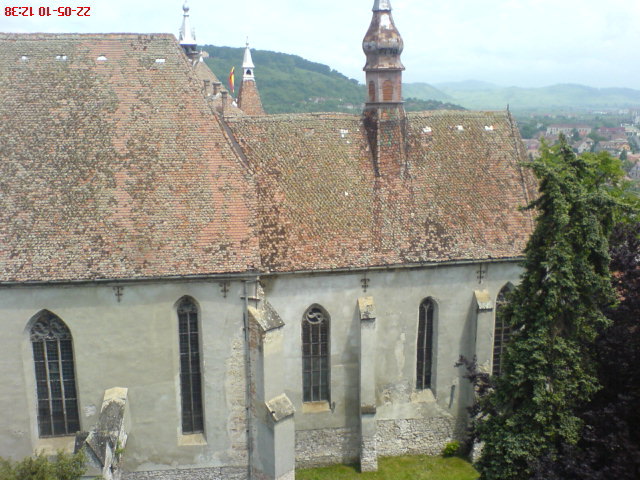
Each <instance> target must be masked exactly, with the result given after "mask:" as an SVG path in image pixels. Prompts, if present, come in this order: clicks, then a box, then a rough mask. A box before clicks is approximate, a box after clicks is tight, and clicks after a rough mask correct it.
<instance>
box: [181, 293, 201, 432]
mask: <svg viewBox="0 0 640 480" xmlns="http://www.w3.org/2000/svg"><path fill="white" fill-rule="evenodd" d="M198 332H199V324H198V307H197V305H196V303H195V301H194V300H193V299H192V298H189V297H185V298H183V299H182V300H180V302H179V304H178V334H179V337H180V394H181V397H182V433H183V434H192V433H202V432H204V415H203V411H202V378H201V369H200V334H199V333H198Z"/></svg>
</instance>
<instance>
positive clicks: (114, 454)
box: [75, 387, 128, 480]
mask: <svg viewBox="0 0 640 480" xmlns="http://www.w3.org/2000/svg"><path fill="white" fill-rule="evenodd" d="M127 395H128V389H126V388H119V387H115V388H111V389H109V390H107V391H106V392H105V393H104V400H103V402H102V409H101V411H100V416H99V417H98V423H97V424H96V425H95V426H94V427H93V428H92V429H91V431H90V432H89V433H88V434H87V433H86V432H80V433H78V434H77V435H76V444H75V448H76V451H77V450H80V449H82V450H84V452H85V455H86V465H87V471H88V473H89V474H91V475H95V474H97V475H100V476H101V477H102V478H104V479H106V480H117V479H119V478H120V470H119V463H120V456H121V454H122V451H123V449H124V447H125V445H126V443H127V436H128V432H127V429H126V427H125V426H126V420H127V419H126V418H125V415H126V412H127V408H126V407H127Z"/></svg>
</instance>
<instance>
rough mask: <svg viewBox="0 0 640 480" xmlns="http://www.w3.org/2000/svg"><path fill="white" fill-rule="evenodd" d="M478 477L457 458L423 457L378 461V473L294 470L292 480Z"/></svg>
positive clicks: (465, 479)
mask: <svg viewBox="0 0 640 480" xmlns="http://www.w3.org/2000/svg"><path fill="white" fill-rule="evenodd" d="M478 476H479V475H478V472H476V471H475V469H474V468H473V467H472V466H471V464H469V463H468V462H466V461H465V460H462V459H461V458H457V457H451V458H442V457H427V456H424V455H420V456H412V457H393V458H381V459H379V460H378V471H377V472H373V473H360V472H359V471H358V468H357V467H356V466H353V465H351V466H349V465H335V466H333V467H323V468H311V469H308V470H297V471H296V480H476V479H477V478H478Z"/></svg>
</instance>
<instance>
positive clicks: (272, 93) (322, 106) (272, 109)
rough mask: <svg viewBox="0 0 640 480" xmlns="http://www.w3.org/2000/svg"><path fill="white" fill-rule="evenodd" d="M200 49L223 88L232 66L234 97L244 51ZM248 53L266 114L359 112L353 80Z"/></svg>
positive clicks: (281, 56) (426, 106)
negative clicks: (250, 56) (253, 66)
mask: <svg viewBox="0 0 640 480" xmlns="http://www.w3.org/2000/svg"><path fill="white" fill-rule="evenodd" d="M203 50H205V51H206V52H207V53H208V54H209V58H207V59H206V60H205V61H206V62H207V65H209V67H210V68H211V70H213V72H214V73H215V74H216V75H217V76H218V78H219V79H220V81H221V82H222V83H223V84H224V85H225V86H227V87H228V78H229V72H230V71H231V67H233V66H235V72H236V94H237V92H238V88H239V86H240V83H241V82H242V59H243V56H244V48H231V47H216V46H213V45H205V46H204V47H203ZM251 54H252V56H253V63H254V64H255V65H256V70H255V75H256V82H257V84H258V90H259V91H260V96H261V98H262V103H263V106H264V109H265V110H266V111H267V113H302V112H350V113H360V112H361V110H362V106H363V103H364V99H365V95H366V91H365V87H364V85H361V84H359V83H358V81H357V80H354V79H350V78H347V77H346V76H344V75H343V74H341V73H340V72H337V71H335V70H332V69H331V68H330V67H328V66H327V65H322V64H320V63H314V62H310V61H308V60H305V59H304V58H302V57H298V56H296V55H289V54H286V53H278V52H270V51H266V50H252V52H251ZM363 75H364V74H363ZM405 108H406V109H407V110H410V111H419V110H435V109H442V108H447V109H460V108H461V107H459V106H457V105H453V104H445V103H442V102H439V101H435V100H417V99H406V103H405Z"/></svg>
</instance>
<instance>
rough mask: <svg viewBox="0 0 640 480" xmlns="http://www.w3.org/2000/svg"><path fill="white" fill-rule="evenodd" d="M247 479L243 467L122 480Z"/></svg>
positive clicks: (162, 472)
mask: <svg viewBox="0 0 640 480" xmlns="http://www.w3.org/2000/svg"><path fill="white" fill-rule="evenodd" d="M247 477H248V472H247V469H246V468H243V467H215V468H193V469H183V470H156V471H153V472H136V473H126V472H123V473H122V480H247Z"/></svg>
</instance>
